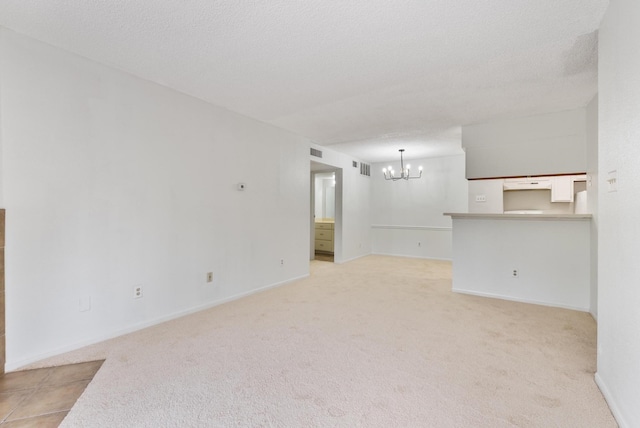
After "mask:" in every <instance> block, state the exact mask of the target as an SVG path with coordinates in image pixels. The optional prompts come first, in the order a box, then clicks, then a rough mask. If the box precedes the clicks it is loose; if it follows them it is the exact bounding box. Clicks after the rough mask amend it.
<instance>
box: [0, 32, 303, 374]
mask: <svg viewBox="0 0 640 428" xmlns="http://www.w3.org/2000/svg"><path fill="white" fill-rule="evenodd" d="M0 34H1V36H2V39H1V40H2V41H1V45H0V54H1V55H2V57H1V58H0V60H1V61H0V63H1V64H2V74H1V76H0V87H1V88H2V92H1V94H0V96H1V98H0V106H1V107H2V113H3V116H2V124H1V135H2V139H3V147H2V149H3V156H4V163H3V165H4V178H5V180H4V189H5V205H6V208H7V230H6V232H7V233H6V242H7V252H6V261H7V269H6V280H7V281H6V282H7V286H6V295H7V329H6V331H7V368H8V369H10V370H11V369H14V368H16V367H18V366H20V365H22V364H26V363H29V362H31V361H34V360H37V359H40V358H42V357H45V356H48V355H52V354H56V353H59V352H63V351H65V350H69V349H73V348H75V347H78V346H82V345H85V344H88V343H92V342H95V341H99V340H102V339H105V338H108V337H112V336H114V335H118V334H122V333H124V332H127V331H132V330H135V329H137V328H141V327H144V326H147V325H150V324H153V323H157V322H159V321H162V320H166V319H169V318H172V317H175V316H179V315H181V314H185V313H188V312H190V311H194V310H198V309H202V308H205V307H208V306H212V305H214V304H217V303H220V302H223V301H226V300H229V299H233V298H237V297H239V296H243V295H246V294H250V293H252V292H255V291H256V290H259V289H262V288H266V287H270V286H274V285H277V284H281V283H283V282H285V281H289V280H292V279H295V278H299V277H303V276H306V275H308V272H309V270H308V269H309V260H308V252H307V248H308V245H309V241H308V240H309V233H310V230H309V222H308V218H309V198H310V188H309V184H308V183H309V182H308V177H309V144H310V143H309V142H308V141H307V140H305V139H303V138H301V137H298V136H295V135H292V134H289V133H287V132H284V131H282V130H280V129H278V128H275V127H272V126H269V125H266V124H263V123H260V122H257V121H254V120H250V119H248V118H245V117H242V116H240V115H236V114H233V113H231V112H229V111H227V110H225V109H222V108H218V107H215V106H212V105H210V104H207V103H205V102H202V101H200V100H198V99H195V98H192V97H189V96H186V95H183V94H180V93H178V92H175V91H172V90H169V89H167V88H165V87H162V86H159V85H156V84H153V83H150V82H147V81H144V80H141V79H138V78H135V77H133V76H131V75H128V74H125V73H122V72H120V71H117V70H114V69H111V68H109V67H106V66H104V65H101V64H98V63H95V62H92V61H90V60H87V59H84V58H82V57H79V56H76V55H73V54H70V53H68V52H65V51H62V50H60V49H57V48H53V47H51V46H49V45H46V44H44V43H40V42H38V41H35V40H33V39H30V38H27V37H24V36H22V35H19V34H16V33H14V32H11V31H9V30H6V29H0ZM241 182H242V183H245V184H246V190H244V191H239V190H238V189H237V185H238V183H241ZM207 272H213V278H214V279H213V283H207V282H206V273H207ZM136 286H142V288H143V297H142V298H139V299H134V293H133V290H134V287H136Z"/></svg>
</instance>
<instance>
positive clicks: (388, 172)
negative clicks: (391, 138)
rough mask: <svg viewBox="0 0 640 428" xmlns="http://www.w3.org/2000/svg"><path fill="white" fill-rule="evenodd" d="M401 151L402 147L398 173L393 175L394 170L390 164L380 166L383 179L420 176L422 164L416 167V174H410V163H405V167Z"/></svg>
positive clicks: (406, 178)
mask: <svg viewBox="0 0 640 428" xmlns="http://www.w3.org/2000/svg"><path fill="white" fill-rule="evenodd" d="M403 152H404V149H400V175H395V171H394V170H393V168H391V166H389V168H382V174H383V175H384V179H385V180H393V181H397V180H409V179H413V178H420V177H422V166H420V167H419V168H418V174H417V175H414V176H411V165H409V164H407V166H406V167H405V165H404V158H403V157H402V154H403Z"/></svg>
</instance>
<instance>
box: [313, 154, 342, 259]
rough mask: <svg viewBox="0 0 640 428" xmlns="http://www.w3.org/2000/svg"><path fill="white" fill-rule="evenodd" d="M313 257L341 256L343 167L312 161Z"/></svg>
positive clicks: (336, 257)
mask: <svg viewBox="0 0 640 428" xmlns="http://www.w3.org/2000/svg"><path fill="white" fill-rule="evenodd" d="M310 185H311V239H310V241H311V248H310V257H309V258H310V260H318V261H326V262H336V261H337V260H340V258H339V257H340V250H341V248H342V245H341V242H342V240H341V233H340V232H341V230H342V228H341V218H342V215H341V214H342V213H341V211H342V204H341V194H342V169H340V168H336V167H333V166H331V165H326V164H322V163H319V162H314V161H311V182H310Z"/></svg>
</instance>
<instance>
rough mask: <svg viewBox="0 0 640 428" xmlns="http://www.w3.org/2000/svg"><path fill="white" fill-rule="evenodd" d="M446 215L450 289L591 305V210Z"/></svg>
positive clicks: (574, 305)
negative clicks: (449, 229) (450, 249)
mask: <svg viewBox="0 0 640 428" xmlns="http://www.w3.org/2000/svg"><path fill="white" fill-rule="evenodd" d="M444 215H448V216H451V218H452V220H453V291H455V292H460V293H466V294H475V295H480V296H486V297H495V298H501V299H507V300H515V301H521V302H528V303H537V304H542V305H548V306H557V307H564V308H569V309H576V310H581V311H588V310H589V308H590V299H591V296H590V282H591V273H590V257H591V256H590V254H591V250H590V223H591V217H592V216H591V214H498V213H496V214H493V213H445V214H444Z"/></svg>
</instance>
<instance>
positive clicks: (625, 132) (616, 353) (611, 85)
mask: <svg viewBox="0 0 640 428" xmlns="http://www.w3.org/2000/svg"><path fill="white" fill-rule="evenodd" d="M639 51H640V2H638V1H637V0H613V1H611V3H610V5H609V9H608V10H607V13H606V15H605V17H604V19H603V21H602V24H601V27H600V32H599V54H598V55H599V58H598V64H599V65H598V86H599V93H598V104H599V108H598V115H599V132H598V134H599V137H598V171H599V177H598V185H599V191H598V223H597V224H598V246H599V249H598V276H599V278H598V372H597V374H596V380H597V382H598V385H600V388H601V390H602V391H603V393H604V395H605V397H606V399H607V401H608V403H609V405H610V407H611V410H612V411H613V413H614V415H615V417H616V419H617V421H618V423H619V424H620V426H621V427H637V426H640V406H638V397H640V340H638V338H640V311H639V310H638V308H639V307H640V287H639V286H638V284H640V263H638V255H639V254H640V227H638V213H639V212H640V197H638V195H640V144H639V143H638V142H639V141H640V122H639V121H638V118H639V117H640V56H639V55H638V52H639ZM613 171H615V174H613ZM614 176H617V177H616V178H617V181H616V183H615V185H616V189H615V191H611V190H614V189H611V188H610V185H609V182H608V180H609V179H613V178H614Z"/></svg>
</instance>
